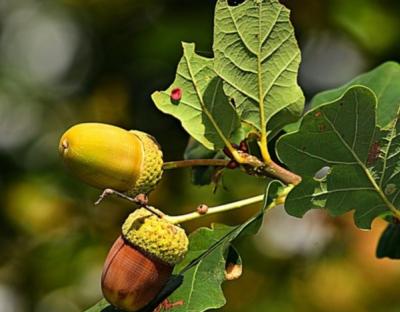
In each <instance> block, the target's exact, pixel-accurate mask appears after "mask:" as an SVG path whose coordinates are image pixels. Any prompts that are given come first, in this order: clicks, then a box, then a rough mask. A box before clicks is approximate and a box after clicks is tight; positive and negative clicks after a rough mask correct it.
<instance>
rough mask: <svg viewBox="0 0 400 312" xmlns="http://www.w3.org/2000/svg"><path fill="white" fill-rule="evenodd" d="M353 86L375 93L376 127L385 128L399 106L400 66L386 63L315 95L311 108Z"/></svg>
mask: <svg viewBox="0 0 400 312" xmlns="http://www.w3.org/2000/svg"><path fill="white" fill-rule="evenodd" d="M354 85H363V86H366V87H368V88H370V89H371V90H372V91H374V92H375V94H376V97H377V99H378V108H377V113H376V114H377V120H376V121H377V125H378V126H380V127H385V126H386V125H387V124H388V123H390V122H391V121H392V120H393V119H394V118H395V117H396V115H397V108H398V107H399V105H400V64H398V63H396V62H386V63H384V64H382V65H380V66H378V67H376V68H375V69H373V70H371V71H370V72H367V73H365V74H362V75H360V76H358V77H356V78H354V79H353V80H352V81H350V82H349V83H347V84H345V85H344V86H341V87H339V88H337V89H333V90H329V91H325V92H322V93H319V94H317V95H316V96H315V97H314V98H313V99H312V101H311V107H312V108H314V107H317V106H320V105H322V104H324V103H327V102H331V101H332V100H334V99H337V98H338V97H340V96H341V95H342V94H343V93H344V91H346V90H347V89H348V88H349V87H350V86H354Z"/></svg>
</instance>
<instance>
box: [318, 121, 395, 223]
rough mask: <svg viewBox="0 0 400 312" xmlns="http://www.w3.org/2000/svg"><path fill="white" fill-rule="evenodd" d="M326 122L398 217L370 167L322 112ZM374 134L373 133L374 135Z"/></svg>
mask: <svg viewBox="0 0 400 312" xmlns="http://www.w3.org/2000/svg"><path fill="white" fill-rule="evenodd" d="M322 116H323V117H324V119H325V120H326V122H327V123H328V124H329V125H330V126H331V128H332V130H333V132H334V133H335V134H336V136H337V137H338V139H339V140H340V141H341V142H342V144H343V145H344V146H345V148H346V149H347V150H348V151H349V152H350V153H351V155H352V156H353V157H354V159H355V160H356V162H357V164H358V165H359V166H360V167H361V168H362V170H363V171H364V173H365V175H366V176H367V179H368V180H369V181H370V183H371V184H372V186H373V188H374V189H375V191H376V192H377V193H378V195H379V197H380V198H381V199H382V201H383V202H384V203H385V205H386V207H387V208H388V209H389V210H390V211H391V212H392V213H393V214H394V215H395V216H397V217H400V211H399V210H397V208H396V207H395V206H394V205H393V204H392V203H391V202H390V201H389V199H388V198H387V197H386V195H385V194H384V193H383V191H382V190H381V188H380V187H379V185H378V184H377V183H376V181H375V179H374V177H373V176H372V175H371V172H370V171H369V170H368V168H367V167H366V166H365V164H364V163H363V162H362V161H361V160H360V158H359V157H358V155H357V154H356V153H355V152H354V150H353V149H352V148H351V147H350V146H349V145H348V144H347V142H346V141H345V140H344V139H343V137H342V136H341V134H340V133H339V132H338V131H337V129H336V128H335V126H334V124H333V123H332V122H331V120H330V119H329V118H327V117H326V115H325V114H322ZM373 136H374V135H372V137H373Z"/></svg>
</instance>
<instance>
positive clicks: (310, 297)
mask: <svg viewBox="0 0 400 312" xmlns="http://www.w3.org/2000/svg"><path fill="white" fill-rule="evenodd" d="M284 2H285V4H286V5H287V6H288V7H290V8H291V9H292V10H293V12H292V20H293V23H294V25H295V27H296V34H297V37H298V40H299V44H300V46H301V49H302V52H303V62H302V66H301V71H300V77H299V81H300V84H301V86H302V87H303V89H304V92H305V93H306V95H307V99H308V100H310V99H311V97H312V96H313V95H314V94H315V93H317V92H319V91H321V90H324V89H328V88H333V87H336V86H338V85H340V84H342V83H344V82H346V81H348V80H349V79H351V78H352V77H354V76H355V75H357V74H359V73H361V72H364V71H366V70H369V69H371V68H373V67H375V66H376V65H378V64H380V63H382V62H384V61H386V60H397V61H399V60H400V18H399V16H400V2H399V1H397V0H303V1H289V0H287V1H284ZM214 4H215V1H211V0H210V1H193V0H192V1H189V0H187V1H178V0H170V1H161V0H147V1H137V0H114V1H106V0H47V1H46V0H0V203H1V205H0V312H25V311H28V312H30V311H34V312H53V311H54V312H79V311H82V310H83V309H84V308H86V307H88V306H90V305H91V304H93V303H95V302H96V301H97V300H98V299H99V298H100V296H101V292H100V287H99V281H100V274H101V268H102V263H103V260H104V258H105V256H106V253H107V250H108V248H109V247H110V245H111V244H112V242H113V240H114V239H115V238H116V237H117V235H118V232H119V226H120V224H121V222H122V221H123V220H124V218H125V217H126V216H127V214H128V213H129V212H130V210H131V208H132V207H131V206H130V205H129V204H127V203H126V202H123V201H121V200H118V199H108V200H106V201H104V202H103V203H102V204H101V205H100V206H94V205H93V202H94V201H95V200H96V198H97V196H98V194H99V191H98V190H95V189H93V188H91V187H89V186H86V185H84V184H83V183H81V182H80V181H78V180H75V179H74V178H72V177H71V176H70V175H69V174H68V172H67V171H66V170H65V169H64V168H63V166H62V163H61V161H60V159H59V158H58V154H57V145H58V139H59V137H60V135H61V134H62V133H63V132H64V131H65V130H66V129H67V128H68V127H70V126H71V125H73V124H75V123H78V122H85V121H98V122H107V123H111V124H115V125H119V126H122V127H125V128H128V129H129V128H134V129H140V130H142V131H146V132H149V133H151V134H152V135H154V136H155V137H156V138H157V139H158V141H159V142H160V144H161V145H162V147H163V150H164V155H165V158H166V160H176V159H181V158H182V153H183V151H184V148H185V145H186V143H187V140H188V136H187V134H186V133H185V132H184V131H183V130H182V128H181V126H180V124H179V122H178V121H177V120H174V119H173V118H171V117H169V116H167V115H163V114H162V113H160V112H159V111H157V109H156V108H155V106H154V105H153V103H152V102H151V99H150V94H151V93H152V92H153V91H155V90H158V89H163V88H165V87H166V86H168V85H169V83H170V82H171V81H172V80H173V77H174V72H175V67H176V64H177V62H178V60H179V58H180V56H181V46H180V41H189V42H196V43H197V50H198V51H201V52H202V53H203V54H204V55H210V56H211V55H212V54H211V45H212V22H213V10H214ZM190 178H191V177H190V170H177V171H170V172H167V173H166V174H165V178H164V179H163V182H162V183H161V185H160V186H159V188H158V189H157V190H156V191H155V192H154V193H153V195H152V197H151V201H152V203H153V204H154V205H155V206H157V207H159V208H160V209H162V210H164V211H165V212H167V213H170V214H178V213H183V212H188V211H191V210H193V209H194V208H195V207H196V206H197V205H198V204H199V203H207V204H210V205H212V204H217V203H225V202H228V201H232V200H235V199H240V198H244V197H247V196H252V195H256V194H260V193H261V192H262V191H263V185H264V183H265V181H263V180H261V179H256V178H250V177H246V176H244V175H242V174H240V173H236V172H229V173H228V174H227V175H226V176H225V179H224V188H222V187H220V188H219V189H218V190H217V192H216V193H215V194H214V193H213V190H212V187H194V186H191V185H190V183H189V182H190ZM232 181H235V182H234V183H233V182H232ZM257 209H258V207H257V206H254V207H249V208H247V209H244V210H243V211H238V212H233V213H229V214H227V215H225V216H216V217H213V218H211V217H209V218H205V219H204V220H202V221H201V222H192V223H188V224H185V228H186V229H187V230H188V231H189V232H190V231H193V230H194V229H196V228H197V227H198V226H200V225H209V224H210V222H215V221H217V222H223V223H227V224H236V223H239V222H241V221H243V220H245V218H247V217H249V216H250V215H251V214H252V213H254V212H255V211H256V210H257ZM265 223H266V224H265V226H264V227H263V229H262V231H261V232H260V233H259V234H258V235H257V236H256V237H255V238H249V239H246V240H244V241H241V242H240V243H239V245H238V247H239V249H240V250H241V253H242V257H243V262H244V274H243V276H242V277H241V278H240V279H239V280H237V281H233V282H229V283H225V284H224V289H225V292H226V296H227V299H228V304H227V305H226V307H224V308H223V309H220V310H219V311H226V312H228V311H229V312H239V311H254V312H255V311H257V312H259V311H263V312H264V311H265V312H269V311H279V312H285V311H288V312H289V311H328V312H330V311H332V312H336V311H341V312H342V311H352V312H353V311H354V312H364V311H385V312H391V311H400V296H399V293H398V289H399V287H400V262H397V261H392V260H388V259H384V260H378V259H375V257H374V252H375V247H376V243H377V240H378V238H379V235H380V233H381V232H382V230H383V228H384V226H385V224H384V222H383V221H377V222H375V223H374V227H373V230H372V231H370V232H362V231H359V230H356V229H355V227H354V225H353V224H352V216H351V214H348V215H346V216H344V217H340V218H336V219H333V218H330V217H328V216H327V215H326V214H325V213H324V212H322V211H319V212H318V211H317V212H313V213H310V214H308V215H307V216H306V217H305V218H304V219H302V220H299V219H294V218H291V217H288V216H286V215H285V213H284V212H283V210H282V209H276V210H275V211H273V212H272V213H271V215H270V216H269V217H268V218H266V220H265Z"/></svg>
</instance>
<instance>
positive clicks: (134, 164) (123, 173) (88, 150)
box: [58, 123, 163, 196]
mask: <svg viewBox="0 0 400 312" xmlns="http://www.w3.org/2000/svg"><path fill="white" fill-rule="evenodd" d="M58 150H59V153H60V155H61V157H62V158H63V160H64V163H65V164H66V166H67V167H68V168H69V169H70V171H71V172H72V173H73V174H74V175H76V176H77V177H78V178H80V179H81V180H83V181H84V182H86V183H87V184H89V185H91V186H94V187H97V188H99V189H106V188H111V189H114V190H116V191H119V192H123V193H125V194H127V195H129V196H136V195H137V194H141V193H143V194H147V193H149V192H150V191H152V190H153V189H154V188H155V186H156V185H157V183H158V182H159V181H160V179H161V176H162V173H163V170H162V166H163V159H162V151H161V149H160V146H159V144H158V143H157V141H156V140H155V139H154V138H153V137H152V136H150V135H148V134H146V133H144V132H140V131H134V130H131V131H127V130H125V129H122V128H119V127H116V126H112V125H107V124H102V123H82V124H78V125H75V126H73V127H71V128H70V129H68V130H67V131H66V132H65V133H64V134H63V136H62V137H61V139H60V143H59V148H58Z"/></svg>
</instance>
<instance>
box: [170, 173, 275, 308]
mask: <svg viewBox="0 0 400 312" xmlns="http://www.w3.org/2000/svg"><path fill="white" fill-rule="evenodd" d="M280 187H282V184H281V183H280V182H278V181H272V182H271V183H270V184H269V185H268V187H267V190H266V199H265V202H264V205H263V209H262V210H261V211H260V213H258V214H256V215H255V216H254V217H252V218H250V219H249V220H248V221H246V222H245V223H243V224H241V225H239V226H236V227H231V226H226V225H213V227H212V228H211V229H210V228H200V229H198V230H197V231H195V232H193V233H192V234H191V235H190V236H189V238H190V244H189V252H188V255H187V256H186V257H185V260H184V261H183V262H182V263H181V264H179V266H178V267H177V268H176V270H175V271H176V272H179V270H180V269H182V268H183V267H184V266H185V265H187V264H188V263H190V261H191V260H193V259H195V258H197V257H198V256H199V255H201V254H202V253H203V252H205V251H207V249H208V248H209V247H210V245H212V244H214V243H216V242H219V243H220V245H219V246H218V247H217V248H216V249H214V250H213V251H212V252H211V253H210V254H209V255H207V257H204V258H203V259H202V260H201V261H200V262H199V263H198V264H197V265H196V266H195V267H193V268H191V269H190V270H189V271H187V272H186V273H185V275H184V282H183V284H182V286H181V287H180V288H178V289H177V290H176V291H175V292H174V293H173V294H172V296H171V297H170V298H169V300H170V301H171V302H177V301H180V300H183V302H184V304H183V305H182V306H178V307H175V308H174V309H175V311H176V312H189V311H190V312H202V311H206V310H209V309H217V308H220V307H222V306H223V305H224V304H225V302H226V299H225V297H224V294H223V292H222V288H221V284H222V283H223V282H224V279H225V278H224V271H225V265H226V261H227V258H228V259H229V252H228V251H229V250H230V251H231V252H232V249H230V248H231V243H232V242H234V240H235V239H238V238H240V237H243V236H245V235H254V234H256V233H257V232H258V230H259V228H260V227H261V225H262V219H263V215H264V208H265V207H267V206H268V205H269V204H270V203H271V202H272V200H273V198H274V197H275V195H276V194H277V193H278V190H279V189H280ZM228 261H229V260H228ZM237 263H241V260H240V257H237Z"/></svg>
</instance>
